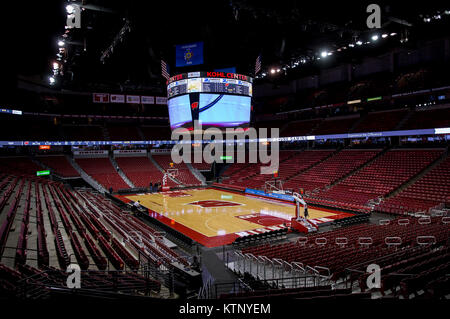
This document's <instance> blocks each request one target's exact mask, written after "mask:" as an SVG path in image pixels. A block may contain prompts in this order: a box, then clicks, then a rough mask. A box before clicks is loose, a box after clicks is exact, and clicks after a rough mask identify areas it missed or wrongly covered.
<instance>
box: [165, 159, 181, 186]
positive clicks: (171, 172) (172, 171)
mask: <svg viewBox="0 0 450 319" xmlns="http://www.w3.org/2000/svg"><path fill="white" fill-rule="evenodd" d="M171 164H173V163H171ZM177 175H178V169H177V168H169V169H168V170H167V171H166V172H165V173H164V176H163V180H162V190H163V191H168V190H169V189H170V187H169V186H167V179H168V178H169V177H170V178H175V176H177Z"/></svg>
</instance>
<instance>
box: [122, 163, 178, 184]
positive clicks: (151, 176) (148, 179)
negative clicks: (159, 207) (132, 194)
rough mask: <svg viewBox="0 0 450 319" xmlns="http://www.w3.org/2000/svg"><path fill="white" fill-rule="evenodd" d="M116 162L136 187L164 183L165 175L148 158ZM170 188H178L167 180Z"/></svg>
mask: <svg viewBox="0 0 450 319" xmlns="http://www.w3.org/2000/svg"><path fill="white" fill-rule="evenodd" d="M116 162H117V164H118V165H119V167H120V168H121V169H122V171H123V172H124V173H125V175H126V176H127V177H128V178H129V179H130V180H131V181H132V182H133V184H134V185H135V186H136V187H148V186H149V184H150V183H152V184H155V183H162V179H163V173H162V172H161V171H160V170H159V169H158V168H157V167H155V165H153V163H152V162H151V161H150V160H149V158H148V157H118V158H116ZM167 185H168V186H169V187H174V186H177V185H178V184H176V183H175V182H174V181H172V180H171V179H167Z"/></svg>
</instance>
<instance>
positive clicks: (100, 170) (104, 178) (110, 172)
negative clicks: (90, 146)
mask: <svg viewBox="0 0 450 319" xmlns="http://www.w3.org/2000/svg"><path fill="white" fill-rule="evenodd" d="M76 162H77V164H78V165H80V167H81V168H82V169H83V170H84V171H85V172H86V173H87V174H88V175H90V176H91V177H92V178H93V179H95V180H96V181H97V182H99V183H100V184H101V185H103V187H105V188H106V189H109V188H110V187H112V188H113V190H115V191H116V190H118V189H125V188H129V186H128V184H127V183H125V181H124V180H123V179H122V177H120V175H119V174H118V173H117V171H116V169H115V168H114V167H113V166H112V163H111V161H110V160H109V158H78V159H76Z"/></svg>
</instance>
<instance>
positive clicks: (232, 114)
mask: <svg viewBox="0 0 450 319" xmlns="http://www.w3.org/2000/svg"><path fill="white" fill-rule="evenodd" d="M250 111H251V98H250V97H248V96H237V95H224V94H207V93H202V94H200V101H199V121H200V122H201V123H202V125H203V126H204V128H207V127H219V128H226V127H238V126H239V127H245V126H248V123H249V122H250Z"/></svg>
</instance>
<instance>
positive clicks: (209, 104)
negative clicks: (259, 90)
mask: <svg viewBox="0 0 450 319" xmlns="http://www.w3.org/2000/svg"><path fill="white" fill-rule="evenodd" d="M252 93H253V92H252V79H251V78H250V77H248V76H245V75H241V74H235V73H224V72H191V73H187V74H180V75H176V76H174V77H172V78H170V80H169V83H168V86H167V96H168V108H169V119H170V127H171V129H172V130H174V129H177V128H186V129H188V130H192V129H193V126H194V121H199V123H201V125H202V129H206V128H209V127H215V128H221V129H225V128H227V127H248V124H249V122H250V115H251V96H252Z"/></svg>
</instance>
